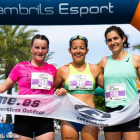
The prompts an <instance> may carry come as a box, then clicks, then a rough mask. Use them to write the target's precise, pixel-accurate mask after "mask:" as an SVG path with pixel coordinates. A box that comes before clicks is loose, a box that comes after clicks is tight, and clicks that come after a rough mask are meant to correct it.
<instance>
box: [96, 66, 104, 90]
mask: <svg viewBox="0 0 140 140" xmlns="http://www.w3.org/2000/svg"><path fill="white" fill-rule="evenodd" d="M98 70H99V74H98V77H97V84H98V86H100V87H101V88H103V89H104V74H103V68H101V67H100V66H98Z"/></svg>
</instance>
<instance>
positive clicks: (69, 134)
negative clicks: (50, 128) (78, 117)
mask: <svg viewBox="0 0 140 140" xmlns="http://www.w3.org/2000/svg"><path fill="white" fill-rule="evenodd" d="M61 137H62V140H68V139H73V140H79V133H78V131H77V130H76V128H75V127H74V126H73V125H72V124H70V123H69V122H67V121H62V123H61Z"/></svg>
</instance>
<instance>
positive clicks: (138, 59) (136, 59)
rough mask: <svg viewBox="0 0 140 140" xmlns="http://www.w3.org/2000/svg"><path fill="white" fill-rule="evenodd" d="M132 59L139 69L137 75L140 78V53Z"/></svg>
mask: <svg viewBox="0 0 140 140" xmlns="http://www.w3.org/2000/svg"><path fill="white" fill-rule="evenodd" d="M132 61H133V64H134V67H135V69H136V70H137V75H138V77H139V79H140V56H139V55H133V57H132Z"/></svg>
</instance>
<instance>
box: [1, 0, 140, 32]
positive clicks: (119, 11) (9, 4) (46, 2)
mask: <svg viewBox="0 0 140 140" xmlns="http://www.w3.org/2000/svg"><path fill="white" fill-rule="evenodd" d="M126 23H128V24H130V23H131V25H133V26H134V27H136V28H137V29H138V30H140V1H139V0H133V1H132V0H127V1H126V0H120V1H115V0H76V1H75V0H34V1H33V0H30V1H29V0H14V1H12V0H1V1H0V24H1V25H93V24H126Z"/></svg>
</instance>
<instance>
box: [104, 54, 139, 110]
mask: <svg viewBox="0 0 140 140" xmlns="http://www.w3.org/2000/svg"><path fill="white" fill-rule="evenodd" d="M136 79H137V71H136V69H135V67H134V65H133V62H132V54H129V53H128V54H127V56H126V57H125V58H124V59H123V60H120V61H116V60H114V59H113V58H112V56H109V57H108V61H107V64H106V67H105V69H104V87H105V103H106V106H107V107H111V108H115V107H118V106H119V105H121V106H126V105H127V104H128V103H129V102H130V101H131V100H132V99H134V98H135V97H136V96H137V94H138V92H137V81H136Z"/></svg>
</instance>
